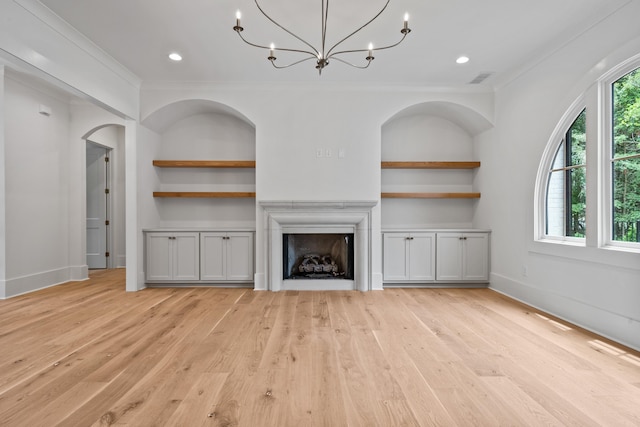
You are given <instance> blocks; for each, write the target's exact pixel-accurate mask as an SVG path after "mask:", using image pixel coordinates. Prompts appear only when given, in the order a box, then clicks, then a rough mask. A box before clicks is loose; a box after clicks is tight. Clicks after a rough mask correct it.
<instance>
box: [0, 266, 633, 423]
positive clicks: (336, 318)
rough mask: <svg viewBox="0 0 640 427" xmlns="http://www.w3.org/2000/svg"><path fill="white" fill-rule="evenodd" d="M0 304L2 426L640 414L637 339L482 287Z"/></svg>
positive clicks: (161, 293)
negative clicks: (625, 342)
mask: <svg viewBox="0 0 640 427" xmlns="http://www.w3.org/2000/svg"><path fill="white" fill-rule="evenodd" d="M124 276H125V272H124V270H104V271H92V272H91V278H90V280H88V281H85V282H72V283H68V284H64V285H60V286H56V287H53V288H49V289H44V290H42V291H38V292H33V293H31V294H27V295H23V296H19V297H15V298H12V299H10V300H3V301H0V349H2V350H1V351H0V425H11V426H22V425H24V426H30V427H31V426H47V427H50V426H55V425H59V426H68V425H83V426H85V425H86V426H88V425H95V426H101V425H122V426H136V427H138V426H184V425H189V426H192V425H193V426H200V425H202V426H204V425H206V426H227V427H228V426H232V425H233V426H251V427H253V426H261V425H278V426H283V427H289V426H296V427H297V426H302V425H305V426H307V425H308V426H331V427H333V426H396V425H406V426H431V425H443V426H467V425H518V426H538V425H563V426H622V425H640V405H638V402H640V353H639V352H637V351H635V350H632V349H629V348H627V347H624V346H622V345H620V344H617V343H613V342H611V341H610V340H607V339H605V338H603V337H599V336H597V335H595V334H592V333H589V332H586V331H584V330H582V329H580V328H578V327H576V326H575V325H571V324H568V323H567V322H564V321H562V320H560V319H556V318H553V317H552V316H548V315H545V314H544V313H541V312H539V311H538V310H535V309H533V308H531V307H528V306H526V305H524V304H521V303H518V302H515V301H512V300H510V299H508V298H506V297H504V296H502V295H500V294H497V293H495V292H493V291H491V290H489V289H452V288H443V289H402V288H393V289H388V290H385V291H382V292H368V293H362V292H352V291H336V292H324V291H315V292H303V291H285V292H280V293H272V292H256V291H253V290H250V289H221V288H214V287H211V288H186V287H185V288H179V289H178V288H176V289H172V288H155V289H146V290H143V291H140V292H135V293H131V292H126V291H125V286H124Z"/></svg>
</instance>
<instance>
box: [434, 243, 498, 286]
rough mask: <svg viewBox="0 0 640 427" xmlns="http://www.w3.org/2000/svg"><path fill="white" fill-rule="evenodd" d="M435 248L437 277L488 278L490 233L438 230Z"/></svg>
mask: <svg viewBox="0 0 640 427" xmlns="http://www.w3.org/2000/svg"><path fill="white" fill-rule="evenodd" d="M436 247H437V248H438V249H437V256H436V260H437V261H436V280H439V281H464V282H468V281H476V282H483V281H486V280H488V279H489V234H488V233H438V234H437V237H436Z"/></svg>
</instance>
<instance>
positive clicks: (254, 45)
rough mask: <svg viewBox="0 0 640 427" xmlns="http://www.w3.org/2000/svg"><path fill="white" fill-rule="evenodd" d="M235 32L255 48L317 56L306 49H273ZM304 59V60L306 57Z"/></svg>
mask: <svg viewBox="0 0 640 427" xmlns="http://www.w3.org/2000/svg"><path fill="white" fill-rule="evenodd" d="M236 33H238V36H240V38H241V39H242V41H243V42H245V43H246V44H248V45H249V46H253V47H257V48H260V49H266V50H274V51H278V50H280V51H284V52H296V53H306V54H308V55H311V57H312V58H317V56H316V54H315V53H314V52H311V51H308V50H301V49H288V48H284V47H274V48H273V49H271V47H270V46H262V45H259V44H255V43H252V42H250V41H249V40H247V39H245V38H244V37H242V34H241V33H240V32H239V31H236ZM304 61H306V59H305V60H304ZM300 62H302V61H300Z"/></svg>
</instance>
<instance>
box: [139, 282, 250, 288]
mask: <svg viewBox="0 0 640 427" xmlns="http://www.w3.org/2000/svg"><path fill="white" fill-rule="evenodd" d="M146 285H147V288H232V289H237V288H241V289H253V283H202V282H196V283H147V284H146Z"/></svg>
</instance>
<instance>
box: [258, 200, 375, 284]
mask: <svg viewBox="0 0 640 427" xmlns="http://www.w3.org/2000/svg"><path fill="white" fill-rule="evenodd" d="M259 204H260V206H261V207H262V209H263V214H264V216H263V220H264V227H265V231H266V233H265V235H266V238H265V239H264V243H263V244H264V247H263V249H264V252H263V253H264V254H266V257H267V262H266V271H265V274H266V278H267V284H266V285H267V289H268V290H270V291H281V290H359V291H369V290H371V288H372V284H371V276H372V274H371V209H372V208H373V207H374V206H375V205H376V204H377V201H261V202H259ZM283 233H317V234H321V233H353V234H354V243H355V247H354V270H355V275H354V280H344V279H337V280H331V279H323V280H283V271H282V265H283V260H282V235H283Z"/></svg>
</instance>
